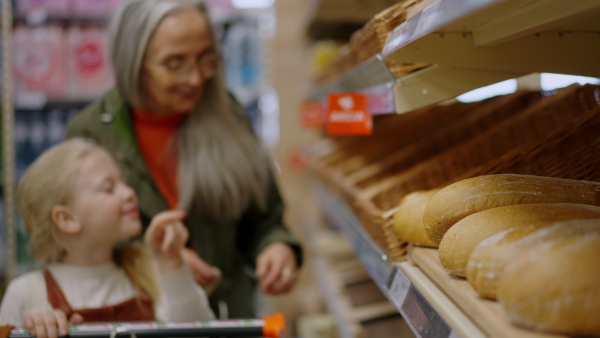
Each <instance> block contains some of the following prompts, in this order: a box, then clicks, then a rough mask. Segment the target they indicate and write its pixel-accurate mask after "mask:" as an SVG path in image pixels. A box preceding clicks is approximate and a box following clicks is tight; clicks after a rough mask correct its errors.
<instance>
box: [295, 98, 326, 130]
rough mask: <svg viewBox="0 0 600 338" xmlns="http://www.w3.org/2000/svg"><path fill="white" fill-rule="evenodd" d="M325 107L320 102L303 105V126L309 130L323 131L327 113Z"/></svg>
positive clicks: (307, 102) (309, 102)
mask: <svg viewBox="0 0 600 338" xmlns="http://www.w3.org/2000/svg"><path fill="white" fill-rule="evenodd" d="M324 106H325V105H324V104H322V103H321V102H318V101H306V102H304V103H303V104H302V108H301V112H302V125H303V126H304V127H305V128H309V129H323V128H324V127H325V120H326V118H327V112H326V111H325V107H324Z"/></svg>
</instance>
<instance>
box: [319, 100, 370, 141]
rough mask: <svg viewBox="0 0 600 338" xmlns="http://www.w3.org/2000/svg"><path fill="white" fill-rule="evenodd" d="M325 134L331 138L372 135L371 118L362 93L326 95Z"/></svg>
mask: <svg viewBox="0 0 600 338" xmlns="http://www.w3.org/2000/svg"><path fill="white" fill-rule="evenodd" d="M327 101H328V103H329V104H328V114H327V133H328V134H329V135H332V136H360V135H371V134H372V133H373V116H372V115H371V113H370V112H369V104H368V99H367V96H366V95H365V94H362V93H331V94H329V95H328V100H327Z"/></svg>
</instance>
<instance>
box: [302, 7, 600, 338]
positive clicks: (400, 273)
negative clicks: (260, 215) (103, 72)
mask: <svg viewBox="0 0 600 338" xmlns="http://www.w3.org/2000/svg"><path fill="white" fill-rule="evenodd" d="M598 55H600V2H598V1H595V0H575V1H572V2H569V3H566V2H564V1H557V0H528V1H522V0H504V1H502V0H480V1H469V0H437V1H430V2H429V4H428V6H427V7H425V8H424V9H422V10H421V11H420V12H418V13H416V14H414V15H413V16H412V17H410V18H409V19H408V20H407V21H405V22H404V23H402V24H401V25H399V26H398V27H396V28H395V29H394V30H393V31H391V32H390V34H389V35H388V39H387V42H386V45H385V47H384V48H383V51H382V53H380V54H378V55H376V56H374V57H372V58H370V59H369V60H367V61H364V62H362V63H360V64H359V65H357V66H355V67H354V68H352V69H351V70H350V71H348V72H346V73H344V74H343V75H342V76H341V77H339V78H338V79H337V80H335V81H332V82H329V83H327V84H324V85H321V86H320V87H318V88H316V89H315V90H313V91H312V93H311V95H310V99H311V100H316V101H321V102H324V101H325V100H326V98H327V94H328V93H332V92H361V93H363V94H366V95H367V96H368V97H369V98H372V99H375V100H378V101H379V102H380V103H381V99H382V98H386V100H387V101H385V102H383V103H382V104H380V105H379V106H378V107H377V108H376V109H375V110H372V111H371V113H372V114H373V115H377V114H388V113H397V114H402V113H406V112H413V111H415V110H417V109H424V108H427V107H433V106H432V105H434V104H436V103H439V102H442V101H445V100H448V99H452V98H454V97H456V96H458V95H460V94H463V93H465V92H467V91H470V90H473V89H476V88H479V87H482V86H485V85H489V84H492V83H496V82H499V81H502V80H506V79H511V78H517V77H521V76H524V75H527V74H530V73H538V72H539V73H541V72H548V73H561V74H573V75H582V76H591V77H600V66H598V64H597V56H598ZM389 61H397V62H402V63H428V64H431V65H430V66H429V67H426V68H423V69H420V70H417V71H415V72H413V73H410V74H409V75H406V76H402V77H400V78H396V77H394V76H393V75H392V72H391V71H390V69H389V67H388V65H389ZM456 79H460V81H457V80H456ZM571 90H572V89H571ZM584 90H585V89H584ZM594 121H596V122H593V123H592V122H590V121H587V122H585V121H583V120H582V121H581V123H579V125H577V123H575V121H570V122H573V128H572V129H573V130H571V131H569V130H570V129H569V128H564V130H562V131H558V132H560V133H562V134H564V135H563V136H560V137H557V139H559V140H565V139H570V138H582V139H583V136H579V134H578V133H576V131H574V129H575V128H582V129H581V130H580V131H585V130H587V129H589V128H587V127H586V126H589V125H590V123H591V124H593V125H597V119H595V120H594ZM586 128H587V129H586ZM558 132H557V133H558ZM573 133H575V134H574V135H571V134H573ZM562 134H561V135H562ZM567 134H568V135H567ZM375 136H376V135H375ZM343 141H344V140H341V142H342V143H340V144H343ZM561 142H562V141H561ZM569 142H570V141H569ZM565 144H570V143H568V142H565ZM408 147H410V145H408ZM522 151H529V152H531V154H532V155H531V156H537V155H536V154H538V155H539V154H541V153H544V152H548V151H549V150H548V149H547V148H544V147H543V144H541V143H537V144H530V145H528V146H526V147H524V148H523V149H522ZM511 156H512V157H515V158H518V156H519V154H517V153H516V152H514V153H508V155H507V157H503V158H502V161H501V160H500V159H498V160H496V161H490V163H489V164H488V165H487V166H483V167H480V168H479V169H480V170H485V172H487V173H490V172H494V170H498V172H502V171H501V169H502V166H506V165H507V164H506V163H505V162H503V160H507V159H508V160H510V158H511ZM557 156H558V155H557ZM530 162H531V161H530ZM357 165H362V166H364V167H367V166H368V164H357ZM511 165H514V164H513V162H511ZM518 165H519V166H521V167H523V168H525V166H526V163H523V164H518ZM519 168H520V167H519ZM548 170H550V169H548ZM364 172H366V171H364ZM475 172H476V170H475V171H472V172H470V174H472V173H475ZM317 176H318V175H317ZM334 185H335V182H334ZM313 187H314V191H315V194H316V196H317V198H318V202H319V205H320V206H321V209H322V212H323V214H324V216H325V217H326V218H327V219H328V221H329V222H330V223H331V224H333V225H334V226H335V227H336V228H338V229H339V230H340V231H341V233H342V234H343V235H344V236H345V237H346V239H347V240H348V242H349V243H350V244H351V246H352V247H353V249H354V251H355V253H356V255H357V256H358V257H359V259H360V261H361V262H362V263H363V265H364V266H365V268H366V270H367V271H368V272H369V274H370V275H371V278H372V279H373V281H374V282H375V283H376V284H377V285H378V286H379V288H380V289H381V291H382V292H383V293H384V294H385V295H386V297H387V298H388V299H389V301H390V302H391V303H392V304H393V305H394V306H395V307H396V309H397V310H398V312H399V313H401V314H402V316H403V317H404V319H405V320H406V321H407V323H408V324H409V326H410V327H411V329H412V331H413V333H414V334H415V335H416V336H418V337H558V336H555V335H551V334H545V333H539V332H535V331H531V330H525V329H521V328H519V327H516V326H514V325H512V324H510V323H509V322H508V320H507V318H506V317H505V315H504V314H503V313H502V311H501V310H500V308H499V305H498V304H497V303H493V302H490V301H486V300H483V299H481V298H480V297H478V296H477V295H476V294H475V293H474V291H473V290H472V289H469V285H467V284H468V283H467V282H466V281H465V280H461V279H456V278H454V277H451V276H449V275H448V274H447V273H446V272H445V271H444V269H443V268H442V266H441V264H440V262H439V259H438V257H437V250H435V249H427V248H413V247H410V246H409V247H407V248H404V249H403V251H402V254H405V258H404V260H403V261H399V260H397V259H394V258H393V257H391V256H390V252H389V250H388V248H382V246H381V241H380V239H378V238H373V237H372V236H370V234H369V231H368V226H367V225H366V224H364V223H363V222H362V220H363V219H364V217H361V215H360V213H359V212H357V206H356V204H355V203H353V202H352V201H351V200H349V198H348V196H347V195H344V194H343V193H342V194H340V190H342V189H340V186H339V185H338V186H332V182H331V181H329V182H326V181H323V180H322V177H315V179H314V184H313ZM358 209H360V208H358ZM415 264H416V266H415Z"/></svg>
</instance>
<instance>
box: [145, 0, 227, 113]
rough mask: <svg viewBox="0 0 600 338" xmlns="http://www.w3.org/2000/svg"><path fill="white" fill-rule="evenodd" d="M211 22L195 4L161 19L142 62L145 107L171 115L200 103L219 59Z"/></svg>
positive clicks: (188, 109) (185, 111) (186, 110)
mask: <svg viewBox="0 0 600 338" xmlns="http://www.w3.org/2000/svg"><path fill="white" fill-rule="evenodd" d="M208 25H209V24H208V21H207V20H206V18H205V17H204V16H203V15H202V14H201V13H200V12H198V11H197V10H195V9H193V8H186V9H183V10H180V11H178V12H176V13H174V14H172V15H169V16H167V17H165V18H164V19H163V20H162V21H161V23H160V24H159V25H158V27H157V28H156V30H155V31H154V33H153V35H152V36H151V37H150V40H149V42H148V47H147V49H146V54H145V56H144V60H143V63H142V69H141V74H140V80H141V90H142V99H143V100H144V107H143V108H145V109H147V110H149V111H151V112H154V113H157V114H168V115H171V114H187V113H188V112H189V111H190V110H191V109H192V108H193V107H194V106H196V104H197V103H198V101H199V100H200V98H201V97H202V94H203V91H204V86H205V84H206V81H207V80H210V78H211V77H212V75H214V69H215V68H216V62H217V61H216V55H215V51H214V50H213V42H212V38H211V35H210V32H209V26H208ZM211 69H212V72H211Z"/></svg>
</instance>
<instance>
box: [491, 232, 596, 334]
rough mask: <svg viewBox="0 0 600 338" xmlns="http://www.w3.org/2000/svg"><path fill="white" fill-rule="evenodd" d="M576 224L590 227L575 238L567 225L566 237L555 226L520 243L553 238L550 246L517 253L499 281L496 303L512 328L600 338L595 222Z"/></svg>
mask: <svg viewBox="0 0 600 338" xmlns="http://www.w3.org/2000/svg"><path fill="white" fill-rule="evenodd" d="M580 222H582V223H580V225H583V224H585V222H588V223H587V225H588V226H589V227H587V229H588V230H586V231H582V232H583V233H579V234H578V235H577V234H573V233H572V232H571V233H569V230H572V229H569V227H571V226H572V225H573V224H569V225H567V229H566V230H567V232H566V235H565V229H561V226H560V225H559V226H558V227H557V226H553V227H551V228H545V229H540V230H538V231H536V232H535V233H533V234H531V235H528V236H526V237H524V238H523V239H522V240H525V239H528V238H530V237H533V238H535V237H538V238H539V237H546V238H547V237H548V236H549V234H552V233H555V234H554V239H553V240H548V239H546V240H545V241H543V242H540V243H538V245H534V246H530V247H528V248H527V249H525V250H524V251H522V253H521V255H520V257H519V259H518V260H515V261H513V262H512V263H511V264H509V265H507V266H506V268H505V270H504V272H503V274H502V276H501V277H500V283H499V285H498V300H499V301H500V302H501V303H502V307H503V308H504V310H505V312H506V314H507V315H508V317H509V319H510V320H511V321H512V322H513V323H515V324H518V325H521V326H524V327H528V328H533V329H536V330H542V331H550V332H557V333H563V334H567V335H586V336H588V335H589V336H592V335H593V336H598V335H600V287H598V285H600V259H598V257H600V231H599V230H598V229H600V221H597V220H596V221H580ZM583 228H585V227H580V230H581V229H583ZM542 232H546V234H545V235H539V233H542ZM529 241H531V240H529Z"/></svg>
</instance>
